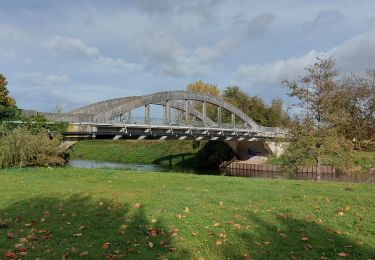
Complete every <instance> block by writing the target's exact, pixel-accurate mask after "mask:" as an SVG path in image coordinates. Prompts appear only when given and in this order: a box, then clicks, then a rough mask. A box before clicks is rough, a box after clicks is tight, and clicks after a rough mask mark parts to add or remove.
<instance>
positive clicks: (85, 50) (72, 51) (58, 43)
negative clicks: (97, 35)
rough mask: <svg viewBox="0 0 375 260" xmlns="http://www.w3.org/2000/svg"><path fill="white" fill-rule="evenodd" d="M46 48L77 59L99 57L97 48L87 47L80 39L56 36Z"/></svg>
mask: <svg viewBox="0 0 375 260" xmlns="http://www.w3.org/2000/svg"><path fill="white" fill-rule="evenodd" d="M46 46H47V47H48V48H49V49H51V50H53V51H55V52H56V53H59V54H62V55H68V56H71V57H75V58H95V57H97V56H99V50H98V49H97V48H95V47H90V46H88V45H86V44H85V43H83V42H82V41H81V40H80V39H78V38H70V37H66V36H60V35H54V36H53V37H52V38H51V39H50V40H49V41H48V42H47V44H46Z"/></svg>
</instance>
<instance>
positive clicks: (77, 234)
mask: <svg viewBox="0 0 375 260" xmlns="http://www.w3.org/2000/svg"><path fill="white" fill-rule="evenodd" d="M73 236H75V237H80V236H82V233H76V234H73Z"/></svg>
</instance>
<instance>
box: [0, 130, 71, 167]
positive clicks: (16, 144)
mask: <svg viewBox="0 0 375 260" xmlns="http://www.w3.org/2000/svg"><path fill="white" fill-rule="evenodd" d="M64 157H65V154H64V151H63V150H62V149H61V148H60V140H59V138H54V139H50V137H49V135H48V134H47V133H45V132H40V133H38V134H35V135H33V134H31V133H30V132H29V130H27V129H26V128H21V127H19V128H15V129H14V130H12V131H9V130H4V128H3V129H2V130H0V168H6V167H13V166H18V167H26V166H58V165H64V164H65V159H64Z"/></svg>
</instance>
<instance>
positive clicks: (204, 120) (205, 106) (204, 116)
mask: <svg viewBox="0 0 375 260" xmlns="http://www.w3.org/2000/svg"><path fill="white" fill-rule="evenodd" d="M202 114H203V118H202V121H203V126H206V117H207V103H206V102H205V101H203V102H202Z"/></svg>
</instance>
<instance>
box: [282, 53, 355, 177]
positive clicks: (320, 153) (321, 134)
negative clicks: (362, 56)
mask: <svg viewBox="0 0 375 260" xmlns="http://www.w3.org/2000/svg"><path fill="white" fill-rule="evenodd" d="M337 76H338V71H337V70H336V69H335V61H334V60H333V59H332V58H327V59H321V58H317V60H316V62H315V63H314V64H313V65H310V66H308V67H307V68H306V75H305V76H304V77H302V78H301V79H300V80H299V81H298V82H295V81H288V80H285V81H284V84H286V85H287V86H288V87H289V88H290V93H289V95H290V96H291V97H295V98H297V100H298V101H297V103H296V104H295V106H296V107H297V109H298V115H297V119H296V120H297V121H298V124H296V126H295V128H294V129H291V134H292V136H293V137H292V138H291V140H290V145H289V147H288V149H287V152H286V153H285V156H284V157H285V159H286V161H285V164H284V166H285V167H284V169H293V168H294V169H295V168H296V167H298V166H305V165H311V164H312V165H313V166H315V167H316V179H317V180H320V166H321V164H322V160H323V159H325V160H326V161H327V160H329V159H330V158H335V157H342V158H344V157H345V158H347V157H348V156H350V143H349V142H348V141H347V139H345V137H344V136H343V135H342V134H341V133H340V131H339V129H340V126H341V125H343V124H345V122H346V121H347V120H348V115H347V113H346V111H345V110H344V109H342V108H341V107H340V106H338V104H339V103H340V101H337V100H335V98H337V96H338V93H339V89H340V88H339V87H338V84H337ZM350 161H351V160H347V159H346V160H339V161H336V162H334V163H335V164H336V165H337V166H339V165H338V164H341V163H343V164H346V163H348V162H350ZM342 166H343V167H345V168H349V167H350V165H342Z"/></svg>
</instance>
